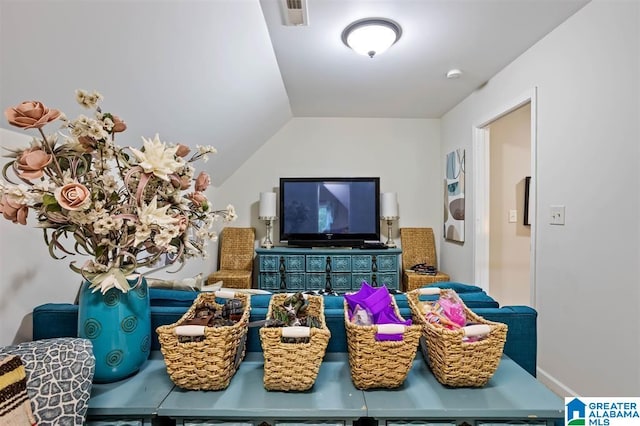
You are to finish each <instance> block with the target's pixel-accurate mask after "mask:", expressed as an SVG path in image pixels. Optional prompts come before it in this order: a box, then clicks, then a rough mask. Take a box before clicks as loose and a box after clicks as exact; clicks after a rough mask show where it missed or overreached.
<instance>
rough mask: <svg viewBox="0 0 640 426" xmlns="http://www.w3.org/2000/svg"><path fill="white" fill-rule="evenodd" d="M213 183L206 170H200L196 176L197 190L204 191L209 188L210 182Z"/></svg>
mask: <svg viewBox="0 0 640 426" xmlns="http://www.w3.org/2000/svg"><path fill="white" fill-rule="evenodd" d="M210 183H211V178H210V177H209V175H208V174H206V173H205V172H200V174H199V175H198V177H197V178H196V186H195V189H196V191H204V190H206V189H207V187H208V186H209V184H210Z"/></svg>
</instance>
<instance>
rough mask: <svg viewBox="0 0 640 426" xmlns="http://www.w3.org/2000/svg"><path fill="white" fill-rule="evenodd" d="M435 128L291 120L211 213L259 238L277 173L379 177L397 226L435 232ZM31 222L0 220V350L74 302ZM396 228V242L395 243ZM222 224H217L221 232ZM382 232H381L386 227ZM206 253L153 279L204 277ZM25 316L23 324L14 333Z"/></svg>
mask: <svg viewBox="0 0 640 426" xmlns="http://www.w3.org/2000/svg"><path fill="white" fill-rule="evenodd" d="M439 128H440V127H439V120H419V119H333V118H297V119H293V120H291V121H290V122H289V123H288V124H286V125H285V126H284V127H283V128H282V129H281V130H280V131H279V132H278V133H276V134H275V135H274V136H273V137H272V138H271V139H270V140H268V141H267V142H266V143H265V144H264V145H263V146H262V147H261V148H260V149H259V150H258V151H257V152H256V153H255V154H254V155H253V156H252V157H251V158H249V160H247V161H246V162H245V163H244V164H243V165H242V167H240V168H239V169H238V170H237V171H236V172H235V173H234V174H233V175H232V176H231V177H230V178H228V179H227V180H226V181H225V183H224V185H222V186H221V187H219V188H212V189H211V190H210V192H209V193H208V196H209V198H210V200H211V201H212V203H213V205H214V208H224V207H225V206H226V205H227V204H233V205H234V206H235V207H236V212H237V214H238V220H237V221H236V222H234V223H232V224H231V225H230V226H254V227H255V228H256V232H257V236H258V238H259V239H262V238H263V237H264V231H265V228H264V224H263V223H262V222H260V221H259V220H258V207H259V206H258V199H259V194H260V192H263V191H270V190H274V191H275V190H277V187H278V183H279V178H280V176H328V175H331V176H380V182H381V190H382V191H392V192H398V201H399V204H400V220H399V225H400V226H433V227H434V228H435V231H436V233H437V234H438V235H439V233H440V226H439V224H440V223H441V221H442V204H441V199H442V197H441V194H442V192H441V191H442V189H441V182H442V172H441V162H442V161H441V158H442V156H441V153H440V133H439ZM0 131H1V132H2V133H0V136H1V138H0V142H1V143H0V145H2V146H24V143H25V138H24V136H23V135H22V134H18V133H15V132H9V131H5V130H2V129H0ZM28 140H29V138H26V141H28ZM220 159H222V158H220ZM212 173H214V174H215V170H214V171H213V172H212ZM33 219H34V218H33V217H31V218H30V219H29V223H28V225H27V226H26V227H25V226H21V225H14V224H13V223H11V222H8V221H6V220H0V233H1V238H0V249H1V250H2V251H1V255H0V270H1V271H2V274H0V291H2V298H1V299H0V331H1V334H0V345H5V344H9V343H12V342H13V341H22V340H27V339H29V338H30V336H31V334H30V333H31V319H30V317H28V315H29V313H30V312H31V310H32V309H33V307H35V306H37V305H40V304H42V303H48V302H73V300H74V298H75V294H76V291H77V288H78V286H79V284H80V279H79V277H78V276H77V274H75V273H74V272H72V271H71V270H70V269H69V268H68V264H69V261H68V259H65V260H58V261H55V260H53V259H51V258H50V257H49V255H48V251H47V248H46V246H45V244H44V242H43V241H42V235H41V232H40V231H39V230H37V229H34V228H33V224H34V223H35V221H34V220H33ZM277 225H278V224H277V223H276V231H275V232H274V241H275V242H277V241H278V232H277ZM397 225H398V224H396V225H395V227H394V233H395V235H394V237H395V238H396V241H397V242H398V243H399V237H398V233H397V232H398V231H397ZM223 226H224V224H222V223H221V224H220V229H221V228H222V227H223ZM382 229H383V230H384V231H385V235H386V227H383V228H382ZM256 244H259V242H257V243H256ZM209 254H210V257H209V259H206V260H197V261H195V260H193V261H190V262H189V263H187V264H186V265H185V267H184V269H183V270H181V271H180V272H178V273H176V274H175V275H169V274H167V273H159V274H154V276H157V277H165V278H167V277H169V278H176V279H181V278H187V277H192V276H195V275H196V274H198V273H199V272H204V273H205V275H207V274H209V273H210V272H213V271H214V270H215V269H216V256H217V244H215V243H212V244H210V246H209ZM25 316H27V317H26V318H25ZM23 319H25V320H24V322H25V323H27V325H28V327H26V328H25V329H24V330H21V331H20V333H18V332H17V330H18V329H19V324H20V323H21V322H23Z"/></svg>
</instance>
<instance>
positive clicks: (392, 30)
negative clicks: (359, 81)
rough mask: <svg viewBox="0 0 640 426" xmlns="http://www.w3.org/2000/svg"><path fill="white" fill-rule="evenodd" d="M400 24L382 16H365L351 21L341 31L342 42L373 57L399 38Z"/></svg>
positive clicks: (400, 33) (360, 52) (400, 32)
mask: <svg viewBox="0 0 640 426" xmlns="http://www.w3.org/2000/svg"><path fill="white" fill-rule="evenodd" d="M401 35H402V29H401V28H400V25H398V24H396V23H395V22H393V21H391V20H389V19H384V18H365V19H360V20H359V21H356V22H353V23H352V24H350V25H349V26H347V28H345V29H344V31H343V32H342V42H343V43H344V44H346V45H347V46H348V47H350V48H351V49H353V50H354V51H355V52H357V53H359V54H361V55H365V56H368V57H370V58H373V57H374V56H375V55H379V54H381V53H382V52H384V51H385V50H387V49H388V48H390V47H391V46H392V45H393V44H394V43H395V42H397V41H398V40H399V39H400V36H401Z"/></svg>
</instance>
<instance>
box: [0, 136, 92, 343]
mask: <svg viewBox="0 0 640 426" xmlns="http://www.w3.org/2000/svg"><path fill="white" fill-rule="evenodd" d="M32 136H33V134H31V133H28V132H21V133H18V132H11V131H8V130H4V129H0V146H1V147H3V148H12V147H25V146H28V144H29V141H31V138H32ZM4 154H6V151H4V150H3V155H4ZM3 160H4V161H2V162H0V164H1V165H2V167H4V164H5V162H6V161H8V159H6V158H3ZM33 213H34V212H33V211H31V212H29V216H28V217H27V226H23V225H20V224H14V223H12V222H10V221H8V220H6V219H4V218H3V217H2V216H1V215H0V271H1V273H0V324H1V326H0V345H6V344H10V343H13V342H18V341H24V340H28V339H30V337H31V316H30V315H29V314H30V312H31V311H32V310H33V307H34V306H37V305H39V304H42V303H49V302H52V303H54V302H66V301H73V300H74V299H75V295H76V292H77V290H78V287H79V286H80V281H81V280H80V277H79V276H78V275H77V274H76V273H75V272H73V271H71V269H69V267H68V265H69V260H68V259H65V260H57V261H56V260H53V259H52V258H51V257H50V256H49V251H48V249H47V246H46V244H45V242H44V239H43V233H42V230H41V229H36V228H35V225H36V224H37V221H36V219H35V216H34V214H33Z"/></svg>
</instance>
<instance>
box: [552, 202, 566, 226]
mask: <svg viewBox="0 0 640 426" xmlns="http://www.w3.org/2000/svg"><path fill="white" fill-rule="evenodd" d="M549 213H550V217H549V223H550V224H551V225H564V206H551V207H550V208H549Z"/></svg>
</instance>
